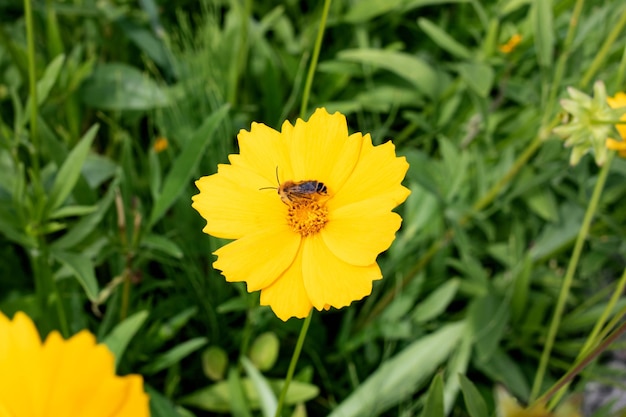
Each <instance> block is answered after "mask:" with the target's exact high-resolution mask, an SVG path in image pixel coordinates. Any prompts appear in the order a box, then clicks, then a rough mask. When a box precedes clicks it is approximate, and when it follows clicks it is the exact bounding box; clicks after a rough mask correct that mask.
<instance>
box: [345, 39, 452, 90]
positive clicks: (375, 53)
mask: <svg viewBox="0 0 626 417" xmlns="http://www.w3.org/2000/svg"><path fill="white" fill-rule="evenodd" d="M338 57H339V59H343V60H346V61H355V62H359V63H361V64H369V65H373V66H376V67H379V68H384V69H386V70H388V71H391V72H393V73H395V74H396V75H398V76H399V77H402V78H404V79H405V80H407V81H408V82H410V83H411V84H413V85H414V86H415V88H417V89H418V90H419V91H421V92H422V93H424V94H427V95H428V96H430V97H436V96H437V95H438V94H439V91H441V90H442V89H443V88H445V86H444V85H442V84H443V80H442V78H441V76H440V74H439V73H438V72H437V71H435V69H433V68H432V67H431V66H430V65H429V64H428V63H426V61H424V60H422V59H420V58H418V57H417V56H414V55H409V54H407V53H404V52H396V51H390V50H385V49H367V48H361V49H349V50H345V51H341V52H340V53H339V55H338Z"/></svg>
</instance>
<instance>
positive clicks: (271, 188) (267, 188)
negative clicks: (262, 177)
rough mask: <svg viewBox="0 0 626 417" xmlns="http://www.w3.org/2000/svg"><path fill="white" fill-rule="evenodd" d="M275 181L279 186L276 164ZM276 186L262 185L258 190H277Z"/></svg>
mask: <svg viewBox="0 0 626 417" xmlns="http://www.w3.org/2000/svg"><path fill="white" fill-rule="evenodd" d="M276 183H277V184H278V187H280V180H279V179H278V165H276ZM278 187H262V188H259V190H278Z"/></svg>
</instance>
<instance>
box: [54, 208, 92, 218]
mask: <svg viewBox="0 0 626 417" xmlns="http://www.w3.org/2000/svg"><path fill="white" fill-rule="evenodd" d="M97 209H98V207H97V206H65V207H61V208H59V209H58V210H55V211H54V212H53V213H51V214H50V217H49V218H50V219H62V218H64V217H74V216H85V215H87V214H91V213H93V212H94V211H96V210H97Z"/></svg>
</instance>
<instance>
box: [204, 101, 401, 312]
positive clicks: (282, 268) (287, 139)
mask: <svg viewBox="0 0 626 417" xmlns="http://www.w3.org/2000/svg"><path fill="white" fill-rule="evenodd" d="M238 141H239V150H240V153H239V154H238V155H237V154H235V155H230V156H229V161H230V164H225V165H219V166H218V172H217V174H214V175H210V176H207V177H202V178H200V179H199V180H198V181H197V182H196V185H197V187H198V189H199V190H200V193H199V194H197V195H195V196H194V197H193V201H194V203H193V207H194V208H195V209H196V210H197V211H198V212H199V213H200V214H201V215H202V217H204V218H205V219H206V220H207V225H206V227H205V228H204V229H203V231H204V232H205V233H208V234H210V235H213V236H216V237H219V238H225V239H236V240H235V241H234V242H231V243H229V244H227V245H226V246H224V247H222V248H220V249H218V250H217V251H216V252H215V254H216V255H217V256H218V259H217V261H215V263H214V264H213V266H214V267H215V268H216V269H219V270H221V271H222V274H223V275H224V276H225V277H226V280H227V281H229V282H242V281H243V282H246V283H247V288H248V291H250V292H252V291H258V290H260V291H261V304H262V305H268V306H270V307H271V308H272V310H273V311H274V313H275V314H276V315H277V316H278V317H279V318H280V319H282V320H287V319H289V318H290V317H299V318H302V317H306V316H307V315H308V313H309V312H310V310H311V308H312V307H315V308H316V309H318V310H322V309H328V308H330V307H331V306H332V307H335V308H341V307H345V306H347V305H349V304H350V303H351V302H352V301H355V300H360V299H361V298H363V297H365V296H367V295H369V294H370V293H371V291H372V281H374V280H377V279H380V278H381V277H382V275H381V272H380V268H379V267H378V265H377V263H376V257H377V256H378V254H379V253H381V252H382V251H384V250H386V249H387V248H389V246H390V245H391V242H392V241H393V240H394V238H395V232H396V231H397V230H398V228H399V227H400V223H401V221H402V219H401V218H400V216H399V215H397V214H396V213H393V212H392V211H391V210H392V209H393V208H394V207H396V206H397V205H399V204H400V203H402V202H403V201H404V200H405V199H406V198H407V196H408V195H409V193H410V192H409V190H408V189H406V188H404V187H403V186H402V185H401V184H400V183H401V181H402V179H403V178H404V175H405V174H406V171H407V169H408V164H407V162H406V159H405V158H404V157H400V158H399V157H396V154H395V148H394V146H393V144H392V143H391V142H387V143H385V144H383V145H380V146H373V145H372V140H371V138H370V136H369V134H366V135H362V134H361V133H354V134H352V135H348V127H347V123H346V118H345V116H343V115H342V114H340V113H335V114H332V115H331V114H328V112H327V111H326V109H323V108H321V109H317V110H316V111H315V113H314V114H313V115H312V116H311V118H310V119H309V121H308V122H305V121H303V120H300V119H298V121H297V122H296V123H295V126H294V125H291V124H290V123H289V122H285V123H284V124H283V126H282V129H281V131H280V132H278V131H276V130H274V129H272V128H270V127H268V126H266V125H264V124H260V123H253V124H252V127H251V129H250V131H249V132H248V131H245V130H241V131H240V132H239V135H238ZM278 183H279V184H278ZM270 188H273V190H274V191H272V189H270ZM276 191H278V193H277V192H276Z"/></svg>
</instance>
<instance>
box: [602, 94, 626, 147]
mask: <svg viewBox="0 0 626 417" xmlns="http://www.w3.org/2000/svg"><path fill="white" fill-rule="evenodd" d="M606 101H607V102H608V103H609V106H611V108H612V109H618V108H620V107H626V93H623V92H619V93H617V94H615V97H607V98H606ZM620 120H621V121H622V122H626V113H625V114H623V115H622V117H621V119H620ZM615 127H616V128H617V131H618V132H619V134H620V136H621V137H622V140H615V139H611V138H608V139H607V140H606V147H607V148H608V149H612V150H614V151H617V154H618V155H619V156H621V157H622V158H626V124H617V125H615Z"/></svg>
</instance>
